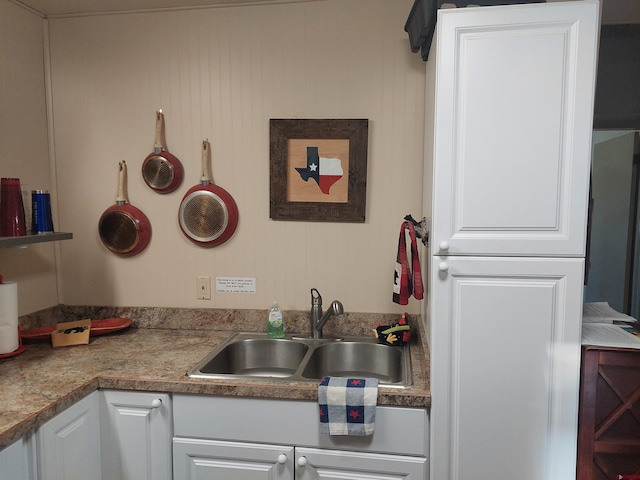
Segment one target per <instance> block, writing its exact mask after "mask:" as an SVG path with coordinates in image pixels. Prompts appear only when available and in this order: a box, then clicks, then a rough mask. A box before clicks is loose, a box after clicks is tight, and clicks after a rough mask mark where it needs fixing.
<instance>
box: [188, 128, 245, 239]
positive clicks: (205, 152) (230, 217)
mask: <svg viewBox="0 0 640 480" xmlns="http://www.w3.org/2000/svg"><path fill="white" fill-rule="evenodd" d="M210 161H211V145H210V144H209V140H207V139H204V140H203V141H202V178H201V185H195V186H194V187H192V188H190V189H189V191H187V193H186V194H185V195H184V198H183V199H182V202H181V203H180V211H179V213H178V221H179V223H180V229H181V230H182V233H184V234H185V235H186V237H187V238H188V239H189V240H191V241H192V242H193V243H195V244H196V245H200V246H202V247H215V246H216V245H220V244H222V243H224V242H226V241H227V240H229V239H230V238H231V236H232V235H233V233H234V232H235V231H236V227H237V226H238V206H237V205H236V202H235V201H234V200H233V197H232V196H231V195H230V194H229V192H227V191H226V190H225V189H223V188H222V187H219V186H217V185H214V184H213V183H212V179H211V173H210V172H209V163H210Z"/></svg>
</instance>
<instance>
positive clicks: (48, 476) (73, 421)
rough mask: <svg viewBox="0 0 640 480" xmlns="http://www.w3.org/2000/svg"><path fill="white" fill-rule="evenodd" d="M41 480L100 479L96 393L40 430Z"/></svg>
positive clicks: (98, 420) (39, 463)
mask: <svg viewBox="0 0 640 480" xmlns="http://www.w3.org/2000/svg"><path fill="white" fill-rule="evenodd" d="M37 453H38V478H39V479H40V480H87V479H91V480H99V479H101V478H102V474H101V465H100V414H99V404H98V393H97V392H93V393H91V394H90V395H89V396H87V397H85V398H83V399H82V400H80V401H79V402H77V403H75V404H74V405H72V406H71V407H69V408H67V409H66V410H64V411H63V412H61V413H59V414H58V415H56V416H55V417H53V418H52V419H51V420H49V421H47V422H46V423H44V424H43V425H42V426H40V427H39V428H38V430H37Z"/></svg>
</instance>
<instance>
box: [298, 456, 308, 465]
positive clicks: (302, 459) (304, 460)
mask: <svg viewBox="0 0 640 480" xmlns="http://www.w3.org/2000/svg"><path fill="white" fill-rule="evenodd" d="M307 463H309V462H307V457H298V466H299V467H304V466H305V465H306V464H307Z"/></svg>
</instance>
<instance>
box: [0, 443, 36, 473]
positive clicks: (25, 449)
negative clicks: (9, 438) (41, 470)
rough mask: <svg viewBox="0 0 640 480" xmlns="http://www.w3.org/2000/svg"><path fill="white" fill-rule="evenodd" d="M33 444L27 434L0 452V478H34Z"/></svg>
mask: <svg viewBox="0 0 640 480" xmlns="http://www.w3.org/2000/svg"><path fill="white" fill-rule="evenodd" d="M34 454H35V444H34V442H33V435H32V434H28V435H25V436H24V437H23V438H21V439H20V440H18V441H17V442H14V443H13V444H11V445H9V446H8V447H7V448H5V449H4V450H2V451H1V452H0V480H35V478H36V476H35V470H36V469H35V455H34Z"/></svg>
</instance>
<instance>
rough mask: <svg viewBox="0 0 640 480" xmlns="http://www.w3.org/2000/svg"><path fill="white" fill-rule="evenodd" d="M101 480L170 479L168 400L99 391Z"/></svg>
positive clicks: (164, 396) (162, 397)
mask: <svg viewBox="0 0 640 480" xmlns="http://www.w3.org/2000/svg"><path fill="white" fill-rule="evenodd" d="M100 394H101V400H102V405H101V407H102V408H101V412H102V415H101V420H102V425H101V428H102V465H103V468H102V470H103V478H104V480H110V479H113V480H145V479H146V480H163V479H164V480H170V479H171V436H172V433H171V398H170V397H169V395H167V394H159V393H140V392H120V391H111V390H106V391H101V392H100Z"/></svg>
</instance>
